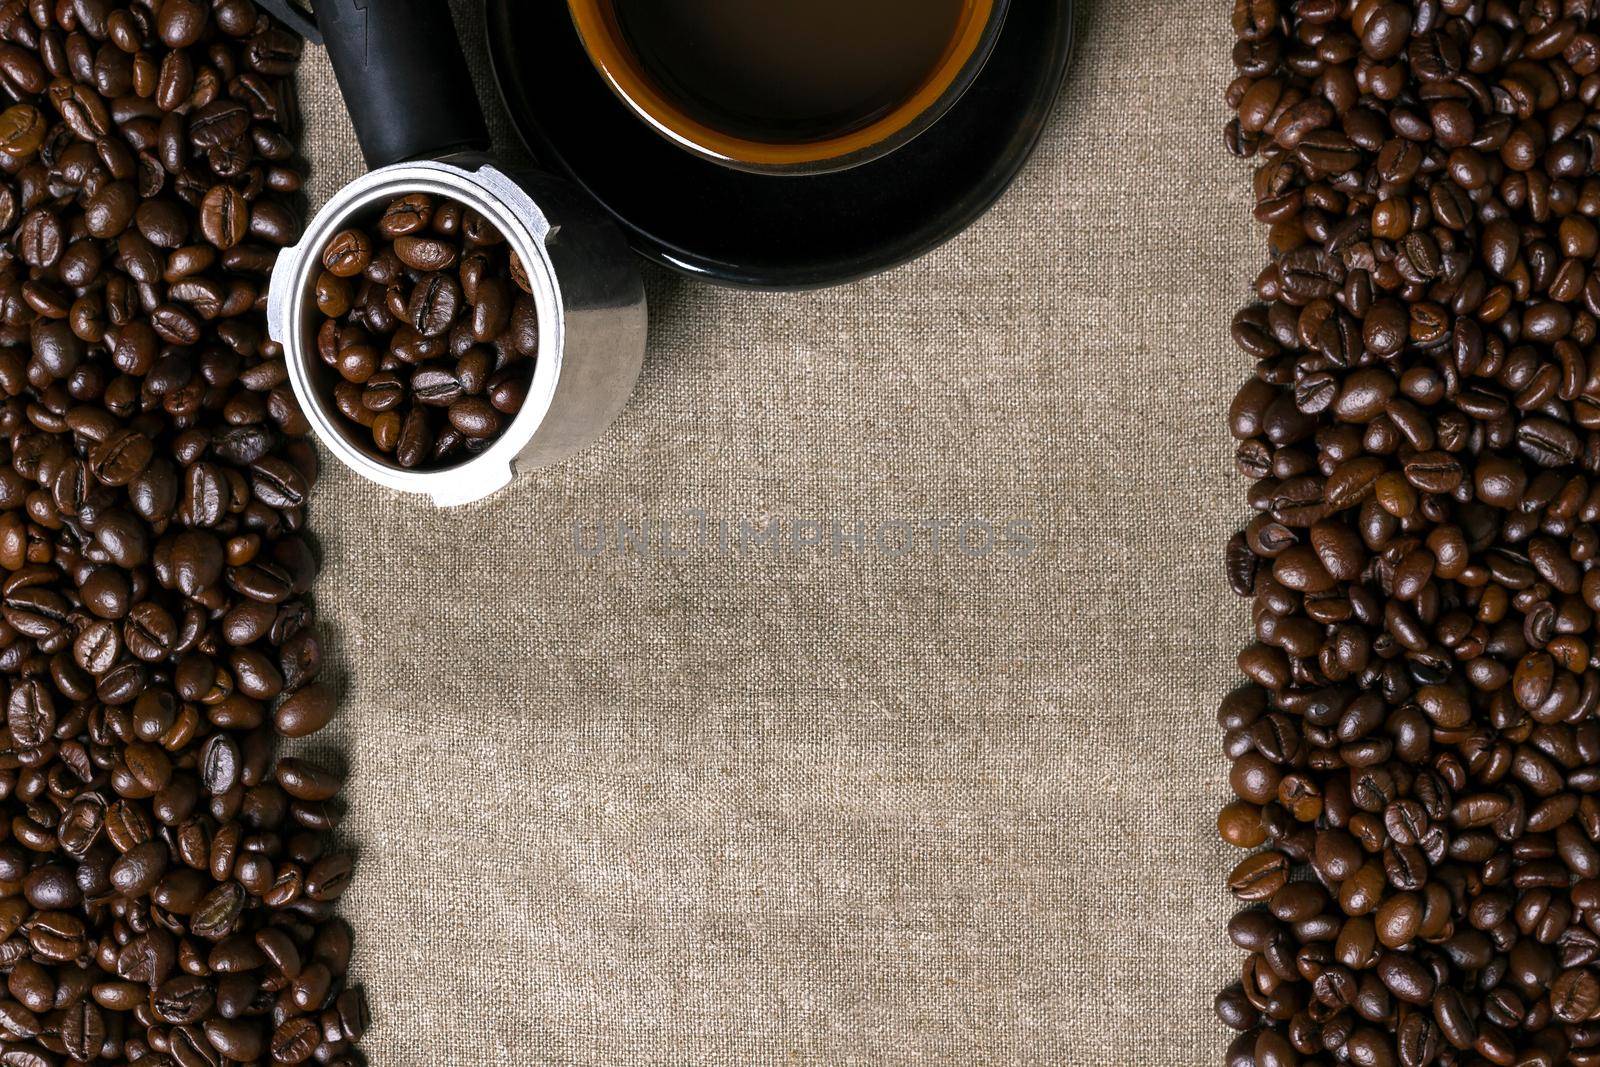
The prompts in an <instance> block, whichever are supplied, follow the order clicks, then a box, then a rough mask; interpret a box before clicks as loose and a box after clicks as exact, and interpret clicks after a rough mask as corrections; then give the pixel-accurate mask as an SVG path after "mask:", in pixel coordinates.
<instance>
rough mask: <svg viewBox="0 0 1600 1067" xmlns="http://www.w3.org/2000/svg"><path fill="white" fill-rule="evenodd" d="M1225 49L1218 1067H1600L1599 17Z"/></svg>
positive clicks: (1508, 5) (1274, 30) (1370, 1)
mask: <svg viewBox="0 0 1600 1067" xmlns="http://www.w3.org/2000/svg"><path fill="white" fill-rule="evenodd" d="M1233 25H1234V29H1235V31H1236V33H1237V37H1238V42H1237V44H1236V46H1235V49H1234V52H1233V61H1234V64H1235V66H1236V68H1237V70H1238V77H1237V79H1236V80H1235V81H1234V82H1233V84H1232V85H1231V86H1230V87H1229V90H1228V97H1227V99H1228V103H1229V105H1230V106H1231V107H1232V108H1233V109H1234V111H1235V113H1236V118H1235V119H1234V120H1233V121H1232V122H1231V123H1230V124H1229V126H1228V128H1227V134H1226V141H1227V144H1228V146H1229V147H1230V149H1232V150H1233V151H1234V152H1236V153H1237V154H1239V155H1241V156H1246V157H1250V158H1252V159H1254V160H1255V161H1256V164H1257V169H1256V172H1255V186H1254V188H1255V215H1256V218H1257V219H1258V220H1260V221H1261V222H1263V223H1266V224H1268V225H1269V226H1270V236H1269V244H1270V250H1271V255H1272V260H1271V263H1270V265H1269V266H1268V267H1267V268H1266V269H1265V270H1263V271H1262V272H1261V274H1260V276H1259V278H1258V279H1257V281H1256V285H1255V293H1256V297H1257V298H1258V300H1259V303H1256V304H1255V305H1253V306H1250V307H1247V308H1246V309H1245V310H1243V311H1242V312H1240V313H1239V314H1238V316H1237V317H1236V318H1235V320H1234V324H1233V336H1234V339H1235V341H1236V342H1237V344H1238V346H1239V347H1240V348H1241V349H1242V350H1243V351H1244V353H1245V354H1246V355H1247V356H1248V357H1249V358H1250V359H1251V360H1252V361H1253V363H1254V371H1253V373H1252V375H1251V377H1250V379H1249V381H1248V382H1246V383H1245V385H1244V386H1243V388H1241V389H1240V390H1239V393H1238V395H1237V397H1236V399H1235V400H1234V402H1233V405H1232V409H1231V411H1230V413H1229V418H1230V421H1231V430H1232V432H1233V435H1234V437H1235V438H1237V440H1238V454H1237V460H1238V467H1239V470H1240V471H1241V472H1243V473H1244V474H1245V475H1246V476H1247V477H1248V478H1251V479H1253V484H1252V485H1251V488H1250V494H1249V499H1250V506H1251V508H1252V509H1253V511H1254V512H1255V515H1254V518H1252V519H1251V520H1250V522H1249V525H1248V526H1247V527H1246V528H1245V529H1244V531H1243V532H1241V533H1240V534H1238V535H1237V536H1235V537H1234V539H1233V541H1232V542H1231V544H1230V545H1229V548H1228V553H1227V569H1228V574H1229V578H1230V580H1231V582H1232V584H1233V586H1234V588H1235V590H1236V591H1237V592H1238V593H1240V594H1241V595H1244V596H1248V597H1251V598H1253V605H1254V607H1253V622H1254V629H1255V642H1254V643H1253V644H1251V645H1250V646H1249V647H1247V648H1246V649H1245V650H1244V651H1243V652H1242V653H1240V655H1239V667H1240V669H1241V671H1242V672H1243V673H1244V675H1245V676H1246V678H1247V679H1248V681H1247V682H1246V683H1245V684H1244V685H1243V686H1242V687H1241V688H1239V689H1237V690H1236V691H1234V692H1233V693H1231V694H1229V695H1228V697H1227V698H1226V699H1225V700H1224V701H1223V703H1222V707H1221V710H1220V712H1219V715H1218V718H1219V721H1220V723H1221V726H1222V728H1223V730H1224V731H1225V734H1224V738H1225V741H1224V744H1225V748H1226V752H1227V755H1228V757H1229V758H1230V759H1231V760H1232V770H1231V775H1230V781H1231V784H1232V787H1233V791H1234V793H1235V794H1236V796H1237V799H1236V800H1234V801H1233V802H1232V803H1230V804H1228V805H1227V806H1226V808H1224V809H1223V811H1222V812H1221V815H1220V818H1219V820H1218V825H1219V829H1220V832H1221V834H1222V836H1223V838H1225V839H1226V840H1227V841H1228V842H1230V843H1232V844H1233V845H1236V846H1238V847H1239V848H1241V849H1247V850H1255V851H1252V852H1251V854H1250V855H1249V856H1248V857H1247V858H1245V859H1244V860H1243V861H1241V862H1240V863H1239V864H1238V866H1237V867H1236V868H1235V869H1234V870H1233V872H1232V875H1231V876H1230V878H1229V886H1230V888H1231V890H1232V892H1233V894H1234V895H1235V896H1236V897H1237V898H1238V899H1239V900H1240V901H1241V902H1243V904H1244V905H1245V908H1244V910H1243V911H1241V912H1240V913H1239V914H1238V915H1237V916H1236V917H1235V918H1234V919H1233V920H1232V922H1231V923H1230V924H1229V929H1228V932H1229V935H1230V937H1231V938H1232V940H1233V942H1234V943H1235V944H1236V945H1237V946H1238V947H1239V948H1240V949H1242V950H1244V951H1245V952H1246V953H1248V955H1247V956H1246V958H1245V960H1244V963H1243V969H1242V975H1241V981H1239V982H1236V983H1234V984H1232V985H1230V986H1229V987H1228V988H1227V989H1225V990H1224V991H1223V992H1222V993H1221V994H1220V995H1219V996H1218V998H1217V1002H1216V1008H1217V1014H1218V1015H1219V1017H1220V1018H1221V1019H1222V1021H1223V1022H1224V1023H1226V1024H1227V1025H1229V1026H1230V1027H1233V1028H1234V1029H1236V1030H1238V1031H1239V1034H1238V1037H1237V1039H1236V1040H1234V1042H1233V1043H1232V1045H1231V1047H1230V1049H1229V1051H1228V1053H1227V1060H1226V1062H1227V1063H1228V1064H1230V1065H1231V1067H1250V1065H1254V1067H1282V1065H1286V1064H1302V1065H1312V1064H1329V1065H1331V1064H1336V1063H1350V1064H1355V1065H1358V1067H1391V1065H1395V1064H1399V1065H1404V1067H1422V1065H1424V1064H1430V1063H1438V1064H1462V1065H1480V1064H1496V1065H1501V1067H1512V1065H1516V1067H1554V1065H1558V1064H1572V1065H1577V1067H1583V1065H1594V1064H1600V714H1597V712H1600V627H1597V617H1600V616H1597V612H1600V567H1597V566H1596V562H1597V560H1600V343H1597V342H1600V328H1597V315H1600V258H1597V256H1600V176H1597V175H1600V3H1597V2H1595V0H1516V2H1513V0H1415V2H1413V3H1393V2H1388V3H1386V2H1380V0H1281V2H1280V0H1239V2H1238V3H1237V4H1236V5H1235V7H1234V10H1233Z"/></svg>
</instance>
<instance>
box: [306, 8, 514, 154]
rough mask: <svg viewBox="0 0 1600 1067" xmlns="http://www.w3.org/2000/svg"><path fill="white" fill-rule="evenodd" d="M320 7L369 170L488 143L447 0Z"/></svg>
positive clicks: (484, 146) (331, 54)
mask: <svg viewBox="0 0 1600 1067" xmlns="http://www.w3.org/2000/svg"><path fill="white" fill-rule="evenodd" d="M316 11H317V23H318V25H320V26H321V28H322V36H323V42H324V43H325V44H326V45H327V47H328V58H329V59H330V60H331V61H332V62H333V72H334V74H335V75H336V76H337V77H338V79H339V90H340V92H342V93H343V94H344V102H345V106H346V107H347V108H349V110H350V120H351V122H353V123H354V124H355V128H356V139H357V140H358V141H360V142H361V153H362V155H364V156H366V159H367V166H368V167H371V168H373V169H376V168H378V167H385V166H388V165H389V164H391V163H400V162H403V161H405V160H409V159H425V158H434V157H438V156H442V155H447V154H449V153H451V152H456V151H464V150H469V149H478V150H481V149H487V148H488V147H489V132H488V129H487V127H486V126H485V125H484V121H483V108H482V107H481V106H480V105H479V103H478V96H477V92H476V91H475V90H474V89H473V87H472V75H471V74H469V73H468V71H467V61H466V58H465V57H464V56H463V55H462V54H461V41H460V39H459V38H458V37H457V36H456V28H455V24H454V23H453V22H451V21H450V5H449V3H448V2H447V0H317V5H316Z"/></svg>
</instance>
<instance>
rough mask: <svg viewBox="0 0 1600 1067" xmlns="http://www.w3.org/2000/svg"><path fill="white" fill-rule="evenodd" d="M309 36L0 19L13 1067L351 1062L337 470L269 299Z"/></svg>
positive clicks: (56, 5) (1, 1015)
mask: <svg viewBox="0 0 1600 1067" xmlns="http://www.w3.org/2000/svg"><path fill="white" fill-rule="evenodd" d="M300 49H301V46H300V42H299V41H298V40H297V39H296V38H294V37H293V36H291V35H289V34H288V33H286V32H284V31H283V30H282V29H280V28H278V27H276V26H274V25H273V24H272V23H271V22H270V21H269V20H268V19H267V18H266V17H265V16H264V15H262V14H261V13H259V12H258V11H257V10H256V8H255V7H254V6H252V5H251V4H250V3H248V2H246V0H214V2H212V0H207V2H202V0H160V3H159V4H152V3H150V2H146V0H141V2H136V3H133V4H131V5H130V4H126V3H113V2H110V0H60V2H55V0H50V2H46V0H32V2H29V3H22V2H19V0H12V2H9V3H0V90H3V94H4V96H5V98H6V99H7V100H9V101H11V103H10V104H9V106H6V107H5V108H4V109H3V110H0V174H3V177H0V238H3V240H0V674H3V677H4V685H3V686H0V714H3V723H4V729H3V732H0V809H3V814H4V820H3V821H0V1064H4V1065H6V1067H58V1065H62V1064H65V1063H67V1062H74V1063H143V1064H174V1065H182V1067H194V1065H202V1064H204V1065H221V1064H224V1063H234V1062H240V1063H254V1062H262V1063H265V1062H269V1061H270V1062H277V1063H290V1064H292V1063H300V1062H305V1061H308V1060H312V1059H315V1060H316V1061H317V1062H320V1063H326V1064H331V1065H344V1067H349V1065H352V1064H356V1063H359V1062H360V1059H359V1055H358V1054H357V1053H356V1052H355V1051H354V1049H353V1045H354V1043H355V1042H356V1041H357V1040H359V1038H360V1037H361V1035H362V1032H363V1030H364V1029H365V1027H366V1025H367V1009H366V1004H365V1000H364V998H363V996H362V994H361V992H360V990H359V989H356V988H354V987H350V986H347V984H346V972H347V969H348V965H349V962H350V949H351V945H350V931H349V928H348V927H347V926H346V925H345V924H344V923H343V922H342V921H341V920H339V919H338V918H337V917H336V916H335V914H334V907H335V902H336V901H337V900H338V899H339V898H340V896H341V895H342V894H343V892H344V890H345V887H346V885H347V883H348V881H349V878H350V873H351V861H350V858H349V856H347V855H345V854H344V853H341V852H339V851H337V850H335V849H333V848H331V847H330V843H329V842H328V840H327V832H328V831H330V830H332V829H333V828H334V827H335V826H336V825H337V824H338V822H339V818H340V812H341V809H340V807H339V806H338V803H337V794H338V792H339V789H340V785H341V779H340V776H338V775H337V774H334V773H332V772H331V771H329V770H327V769H325V768H323V767H320V766H318V765H316V764H315V763H312V762H309V761H306V760H302V759H299V758H295V757H293V756H280V755H279V754H277V753H276V751H275V749H276V742H277V739H278V738H279V737H294V738H298V737H305V736H307V735H310V734H312V733H315V732H316V731H317V730H319V729H320V728H322V727H323V726H324V725H325V724H326V723H327V722H328V721H329V719H330V718H331V717H332V716H333V714H334V710H335V704H334V697H333V694H332V692H330V690H329V689H328V688H327V686H325V685H324V684H323V683H322V682H321V681H319V680H318V675H319V672H320V671H321V668H322V648H321V644H320V643H319V641H318V638H317V635H316V631H315V628H314V620H313V611H312V607H311V604H310V602H309V601H308V599H307V596H308V594H309V592H310V590H311V586H312V581H313V579H314V577H315V576H316V572H317V562H316V559H315V557H314V555H313V552H312V549H311V546H310V544H309V543H308V541H307V539H306V536H305V519H306V501H307V496H308V493H309V492H310V489H311V486H312V484H313V482H314V481H315V479H316V475H317V458H316V453H315V451H314V450H313V449H312V448H311V446H310V444H309V443H308V441H307V440H306V438H305V436H304V435H305V433H306V431H307V423H306V420H305V418H304V417H303V416H302V414H301V413H300V411H299V410H298V409H297V407H296V406H295V401H294V396H293V393H292V392H291V390H290V388H289V386H288V384H287V373H286V368H285V365H284V360H283V354H282V352H281V351H280V350H279V348H278V347H277V346H276V345H274V344H273V343H271V342H270V341H269V340H268V339H267V338H266V336H265V331H264V321H263V315H262V310H263V305H264V301H265V296H266V294H265V286H266V280H267V277H268V274H269V272H270V270H271V267H272V264H273V261H274V259H275V257H276V255H277V252H278V249H279V248H280V247H282V246H284V245H287V244H289V243H291V242H292V241H294V240H295V238H296V236H297V233H298V229H299V225H300V222H299V218H298V213H297V210H296V207H295V202H294V197H295V195H296V193H297V192H298V190H299V189H300V185H301V176H300V171H299V169H298V166H297V164H296V162H295V158H294V157H295V149H294V143H293V141H292V140H291V136H290V132H291V131H292V130H293V128H294V123H295V115H294V112H293V92H292V85H291V83H290V77H291V75H292V74H293V72H294V69H295V66H296V64H297V62H298V58H299V55H300Z"/></svg>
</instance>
